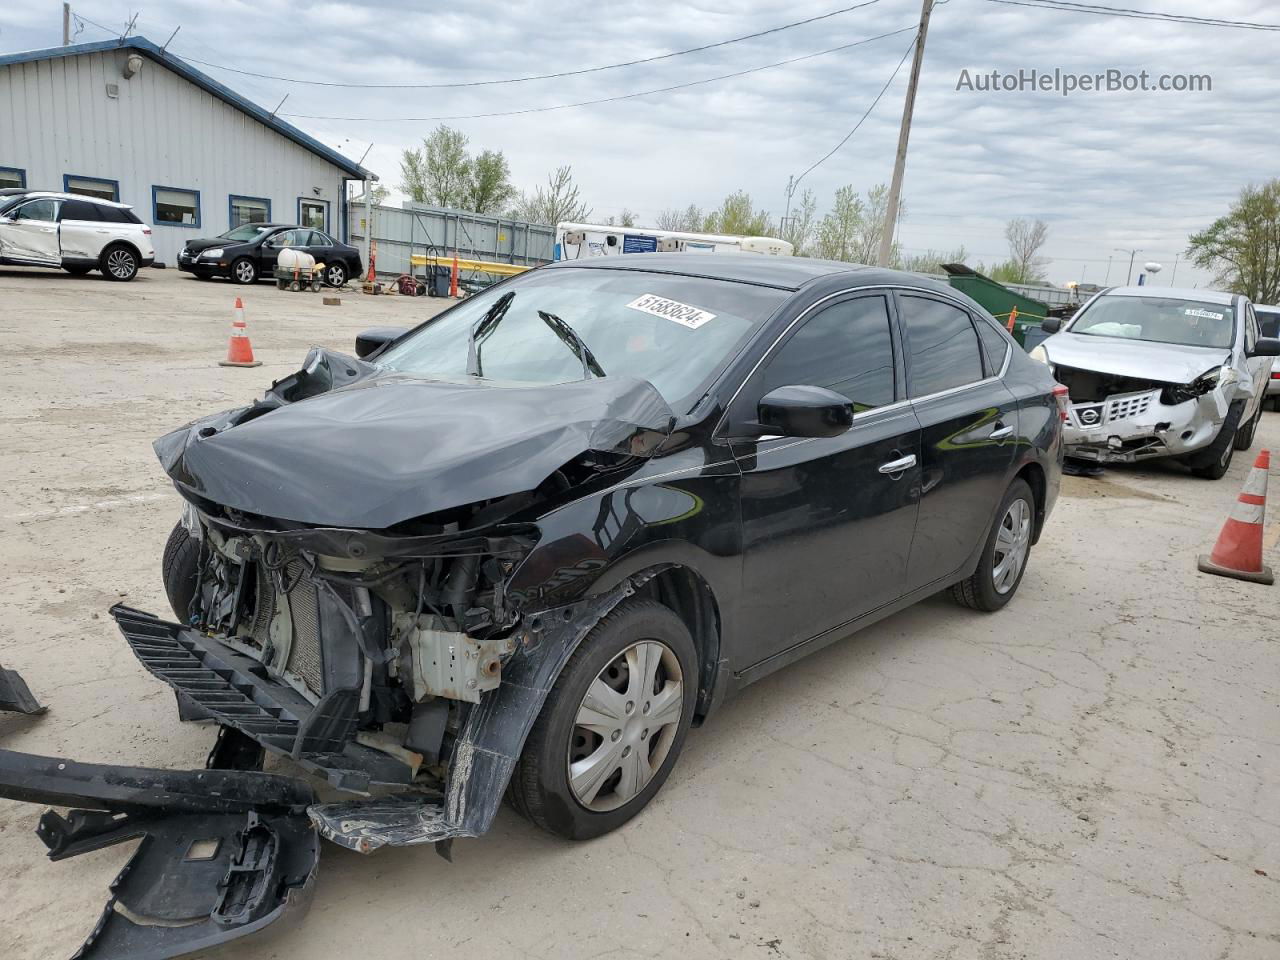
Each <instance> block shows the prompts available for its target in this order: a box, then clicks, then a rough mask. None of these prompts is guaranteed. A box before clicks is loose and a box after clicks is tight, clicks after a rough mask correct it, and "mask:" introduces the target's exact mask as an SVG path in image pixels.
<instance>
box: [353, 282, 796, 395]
mask: <svg viewBox="0 0 1280 960" xmlns="http://www.w3.org/2000/svg"><path fill="white" fill-rule="evenodd" d="M510 295H513V296H511V299H510V300H509V301H507V302H506V304H505V306H503V304H502V298H503V297H506V296H510ZM787 295H788V294H787V293H786V292H785V291H780V290H773V289H770V288H767V287H756V286H751V285H749V284H743V283H732V282H729V281H724V280H708V279H704V278H700V277H683V276H673V275H670V274H656V273H643V272H640V271H637V270H605V269H574V268H559V269H554V270H538V271H535V272H533V273H530V274H527V275H525V276H523V277H519V278H517V279H515V280H513V281H511V282H509V283H506V284H503V285H502V287H501V288H498V289H495V290H493V291H487V292H485V293H482V294H478V295H477V296H474V297H472V298H471V299H469V300H467V301H465V302H464V303H462V304H459V305H458V306H457V307H455V308H454V309H452V310H450V311H448V312H447V313H445V314H442V315H441V316H440V318H439V319H437V320H435V321H433V322H431V323H430V324H428V325H427V326H426V327H424V328H422V329H421V330H419V331H418V332H417V333H416V334H414V335H413V336H412V337H410V338H409V339H407V340H405V341H404V342H403V343H400V344H397V345H396V346H395V347H394V348H392V349H391V350H389V351H387V352H386V353H385V354H383V355H382V356H380V357H379V358H378V361H377V362H378V364H379V365H380V366H382V367H385V368H388V369H391V370H399V371H402V372H405V373H413V374H419V375H423V376H439V377H447V378H462V377H466V376H467V375H468V367H469V364H468V347H469V343H468V341H469V340H470V334H471V330H472V328H473V327H475V325H476V324H477V323H479V322H480V321H481V320H482V319H484V318H485V316H486V315H487V314H489V313H490V311H493V310H494V308H495V306H497V308H498V309H499V310H501V311H503V315H502V318H501V322H500V323H499V324H497V325H496V326H492V327H489V328H488V329H486V330H484V332H485V333H486V334H487V335H486V336H485V338H484V341H483V344H482V345H480V360H481V367H482V370H483V376H484V377H485V379H487V380H490V381H493V382H495V383H499V384H501V383H518V384H529V383H563V382H566V381H569V380H581V379H582V378H583V375H584V363H583V359H582V357H581V356H580V355H579V351H577V350H575V349H574V348H573V346H572V345H570V344H569V343H568V341H569V340H571V339H572V337H571V336H570V335H569V333H568V332H567V331H566V330H565V329H563V328H559V329H558V327H559V325H558V323H557V321H561V322H562V323H563V324H564V325H567V327H568V328H569V330H571V331H572V333H573V334H576V335H577V337H579V338H580V339H581V341H582V342H583V343H585V344H586V345H587V347H588V348H589V351H590V356H591V357H592V359H593V360H594V361H595V364H596V366H597V367H598V368H600V369H602V370H604V371H605V372H606V373H607V375H609V376H628V377H637V378H639V379H642V380H648V381H649V382H650V383H652V384H653V385H654V386H655V387H656V388H657V389H658V392H660V393H661V394H662V396H663V398H664V399H665V400H666V401H667V403H668V404H669V405H670V406H671V408H672V409H673V410H677V411H679V412H687V411H688V410H689V409H690V407H692V405H693V404H694V403H695V402H696V401H697V399H698V397H699V396H700V395H701V393H702V390H703V389H704V388H705V386H706V384H707V381H708V380H709V379H710V378H711V376H712V375H713V374H714V373H715V372H716V371H717V369H718V368H720V367H721V366H722V365H723V364H724V363H725V362H727V361H728V360H729V359H730V358H731V357H732V356H733V355H734V353H736V351H737V350H738V348H739V347H740V346H741V345H742V344H743V343H744V342H745V340H746V339H747V337H748V336H749V335H750V334H751V333H752V332H753V331H754V330H755V329H756V328H757V327H758V326H759V325H760V324H761V323H763V322H764V321H765V320H766V319H767V318H768V317H769V316H770V314H772V313H773V312H774V310H776V309H777V308H778V306H779V305H780V304H781V303H782V302H783V300H785V299H786V297H787ZM548 317H550V318H551V319H550V320H548V319H547V318H548ZM482 329H483V328H482Z"/></svg>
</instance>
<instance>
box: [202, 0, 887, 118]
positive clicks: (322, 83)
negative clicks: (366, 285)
mask: <svg viewBox="0 0 1280 960" xmlns="http://www.w3.org/2000/svg"><path fill="white" fill-rule="evenodd" d="M879 2H880V0H863V2H862V3H855V4H854V5H853V6H850V7H841V8H840V9H839V10H832V11H831V12H830V13H822V14H818V15H817V16H815V17H807V18H805V19H804V20H793V21H792V22H790V23H784V24H781V25H779V26H776V27H770V28H769V29H767V30H760V31H758V32H756V33H748V34H745V35H744V36H741V37H733V38H732V39H729V40H718V41H716V42H715V43H704V44H703V45H702V46H699V47H690V48H688V49H687V50H675V51H673V52H671V53H660V54H657V55H655V56H652V57H641V58H640V59H638V60H624V61H622V62H621V63H606V64H602V65H601V66H598V67H583V68H582V69H580V70H565V71H562V72H560V73H539V74H533V75H530V76H525V77H506V78H503V79H499V80H467V81H458V82H456V83H337V82H334V81H330V80H306V79H303V78H301V77H277V76H273V75H271V74H269V73H254V72H253V71H251V70H241V69H239V68H238V67H228V66H224V65H223V64H220V63H210V62H209V61H207V60H197V59H196V58H195V57H184V58H183V59H186V60H190V61H191V62H192V63H198V64H200V65H201V66H202V67H213V68H214V69H215V70H226V71H227V72H229V73H238V74H241V75H243V76H246V77H258V78H259V79H261V80H278V81H280V82H282V83H302V84H307V85H308V86H313V87H346V88H352V89H361V90H446V89H459V88H462V87H490V86H494V85H497V84H504V83H527V82H529V81H531V80H558V79H561V78H564V77H579V76H582V75H583V74H586V73H599V72H600V71H602V70H616V69H618V68H620V67H634V66H638V65H640V64H642V63H656V62H658V61H659V60H670V59H671V58H672V57H683V56H686V55H687V54H690V53H702V52H703V51H705V50H715V49H716V48H717V47H727V46H729V45H730V44H734V43H742V42H743V41H744V40H755V39H757V38H759V37H767V36H769V35H770V34H774V33H781V32H782V31H784V30H791V29H793V28H795V27H802V26H805V25H806V24H810V23H817V22H818V21H819V20H829V19H831V18H832V17H837V16H840V15H841V14H844V13H850V12H851V11H853V10H861V9H862V8H863V7H869V6H871V5H872V4H874V3H879ZM499 116H500V114H499Z"/></svg>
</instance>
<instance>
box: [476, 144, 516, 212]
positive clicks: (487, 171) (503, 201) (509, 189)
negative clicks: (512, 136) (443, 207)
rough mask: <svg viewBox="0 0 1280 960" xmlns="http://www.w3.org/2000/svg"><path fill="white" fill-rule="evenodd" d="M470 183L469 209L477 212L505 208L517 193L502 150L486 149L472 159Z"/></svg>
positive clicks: (495, 210)
mask: <svg viewBox="0 0 1280 960" xmlns="http://www.w3.org/2000/svg"><path fill="white" fill-rule="evenodd" d="M470 166H471V177H470V183H469V184H468V185H467V209H468V210H474V211H475V212H476V213H496V212H497V211H499V210H505V209H506V207H507V205H508V204H509V203H511V201H512V199H513V198H514V197H515V195H516V188H515V187H513V186H512V185H511V171H510V169H509V168H508V167H507V158H506V157H505V156H503V154H502V151H501V150H484V151H481V153H480V154H479V156H477V157H476V158H475V159H474V160H472V161H471V164H470Z"/></svg>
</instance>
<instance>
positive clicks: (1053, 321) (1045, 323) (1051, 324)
mask: <svg viewBox="0 0 1280 960" xmlns="http://www.w3.org/2000/svg"><path fill="white" fill-rule="evenodd" d="M1040 329H1041V330H1043V331H1044V332H1045V333H1057V332H1058V331H1059V330H1061V329H1062V318H1061V317H1045V318H1044V319H1043V320H1041V321H1040Z"/></svg>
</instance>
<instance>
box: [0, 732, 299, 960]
mask: <svg viewBox="0 0 1280 960" xmlns="http://www.w3.org/2000/svg"><path fill="white" fill-rule="evenodd" d="M0 796H6V797H10V798H12V799H15V800H24V801H27V802H29V803H41V804H48V805H51V806H57V807H69V808H70V810H69V812H68V813H67V814H66V816H62V815H61V814H58V813H56V812H54V811H53V810H49V811H46V812H45V814H44V815H43V816H42V817H41V818H40V824H39V826H38V827H37V829H36V833H37V834H38V835H39V837H40V839H41V840H42V841H43V842H44V844H45V846H46V847H48V848H49V857H50V859H52V860H63V859H66V858H68V857H75V856H79V855H80V854H82V853H87V852H89V851H91V850H99V849H101V848H103V847H108V846H113V845H114V844H117V843H123V842H125V841H127V840H137V839H141V841H142V842H141V843H140V844H139V845H138V847H137V849H136V850H135V851H134V853H133V856H132V857H130V859H129V861H128V863H127V864H125V866H124V868H123V869H122V870H121V871H120V873H119V875H118V876H117V877H116V878H115V880H114V881H113V882H112V884H111V898H110V900H108V901H107V905H106V907H105V908H104V910H103V912H102V916H101V917H100V918H99V919H98V922H97V924H96V925H95V926H94V928H93V931H92V932H91V933H90V934H89V937H88V939H86V940H85V943H84V946H82V947H81V948H80V951H79V952H78V953H77V954H76V960H126V958H127V960H161V958H170V957H184V956H190V955H192V954H198V953H205V952H207V951H209V950H211V949H213V948H215V947H219V946H222V945H224V944H226V943H228V942H230V941H233V940H236V939H238V938H240V937H243V936H246V935H247V934H251V933H256V932H257V931H259V930H262V929H263V928H265V927H267V926H269V925H271V924H273V923H275V922H276V921H277V920H279V919H281V918H282V917H284V916H285V915H287V914H289V913H293V912H295V911H296V912H298V913H301V912H303V911H304V910H305V907H306V906H307V905H308V904H309V902H310V898H311V894H312V889H313V885H314V882H315V876H316V868H317V866H318V865H319V862H320V839H319V837H318V836H317V834H316V830H315V828H314V826H313V825H312V823H311V821H310V820H309V819H308V817H307V808H308V807H309V806H311V805H312V804H313V803H314V801H315V796H314V794H313V793H312V791H311V788H310V787H309V786H307V785H306V784H304V783H302V782H300V781H298V780H294V779H291V778H289V777H278V776H274V775H272V774H267V773H258V772H253V771H241V770H189V771H174V770H152V769H147V768H143V767H119V766H101V765H99V764H91V763H76V762H75V761H73V760H64V759H61V758H57V757H39V756H32V755H30V754H23V753H14V752H13V751H10V750H0Z"/></svg>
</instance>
